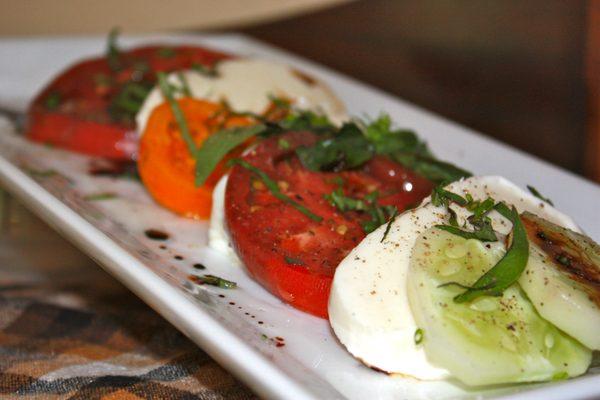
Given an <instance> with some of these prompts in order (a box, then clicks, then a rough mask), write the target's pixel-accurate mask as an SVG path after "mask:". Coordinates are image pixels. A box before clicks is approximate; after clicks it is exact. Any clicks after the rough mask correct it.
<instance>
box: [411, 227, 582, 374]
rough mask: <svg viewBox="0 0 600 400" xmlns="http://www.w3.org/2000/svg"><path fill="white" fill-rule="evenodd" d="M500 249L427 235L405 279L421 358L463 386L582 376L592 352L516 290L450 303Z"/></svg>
mask: <svg viewBox="0 0 600 400" xmlns="http://www.w3.org/2000/svg"><path fill="white" fill-rule="evenodd" d="M504 251H505V250H504V245H503V244H501V243H499V242H495V243H489V244H483V243H481V242H479V241H477V240H474V239H470V240H466V239H463V238H461V237H459V236H456V235H452V234H450V233H447V232H444V231H442V230H439V229H436V228H433V229H430V230H428V231H426V232H425V233H424V234H423V235H422V236H421V237H420V238H419V239H418V240H417V242H416V244H415V247H414V248H413V252H412V257H411V264H410V269H409V274H408V296H409V302H410V306H411V311H412V313H413V315H414V317H415V320H416V322H417V325H418V326H419V327H420V329H422V337H423V340H422V342H421V345H422V346H424V349H425V353H426V355H427V358H428V360H429V361H430V362H432V363H433V364H435V365H437V366H439V367H442V368H446V369H447V370H448V371H449V372H450V373H451V374H452V375H453V376H455V377H456V378H458V379H459V380H461V381H463V382H464V383H466V384H468V385H473V386H475V385H489V384H499V383H510V382H533V381H546V380H551V379H553V378H556V377H563V376H569V377H572V376H577V375H581V374H583V373H585V371H586V370H587V368H588V366H589V364H590V362H591V351H590V350H589V349H587V348H585V347H584V346H582V345H581V344H580V343H579V342H577V341H576V340H574V339H572V338H571V337H569V336H568V335H566V334H565V333H563V332H561V331H560V330H559V329H557V328H556V327H554V326H553V325H552V324H550V323H549V322H547V321H545V320H544V319H543V318H541V317H540V316H539V315H538V313H537V312H536V311H535V308H534V307H533V306H532V304H531V303H530V302H529V300H528V299H527V297H526V296H525V295H524V293H523V292H522V290H521V289H520V287H519V285H518V284H514V285H513V286H511V287H509V288H508V289H507V290H505V291H504V293H503V295H502V296H500V297H489V296H484V297H480V298H478V299H476V300H474V301H472V302H468V303H456V302H454V301H453V298H454V297H455V296H456V295H457V294H459V293H462V292H463V291H464V289H463V288H461V287H459V286H456V285H448V286H443V287H439V286H440V285H442V284H444V283H448V282H457V283H459V284H461V285H471V284H473V282H475V281H476V280H477V278H479V277H480V276H481V275H482V274H483V273H484V272H486V271H487V270H489V269H490V268H491V267H492V266H494V265H495V264H496V263H497V262H498V261H499V260H500V258H501V257H502V255H503V254H504Z"/></svg>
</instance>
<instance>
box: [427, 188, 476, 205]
mask: <svg viewBox="0 0 600 400" xmlns="http://www.w3.org/2000/svg"><path fill="white" fill-rule="evenodd" d="M447 184H448V182H443V183H441V184H440V185H438V186H436V187H435V188H433V191H432V192H431V204H433V205H434V206H436V207H440V206H444V207H448V204H449V203H451V202H452V203H456V204H458V205H459V206H463V207H464V206H466V205H467V204H468V203H469V202H468V201H467V200H466V199H465V198H464V197H462V196H461V195H459V194H456V193H452V192H450V191H449V190H446V189H444V186H446V185H447Z"/></svg>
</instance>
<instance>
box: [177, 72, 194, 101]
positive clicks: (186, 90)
mask: <svg viewBox="0 0 600 400" xmlns="http://www.w3.org/2000/svg"><path fill="white" fill-rule="evenodd" d="M176 75H177V79H179V82H180V83H181V93H182V94H183V96H184V97H192V90H191V89H190V85H189V83H188V81H187V79H186V77H185V75H183V72H181V71H177V74H176Z"/></svg>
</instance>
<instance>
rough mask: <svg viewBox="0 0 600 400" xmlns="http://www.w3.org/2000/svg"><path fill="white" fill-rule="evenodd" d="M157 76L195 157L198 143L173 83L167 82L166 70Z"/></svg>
mask: <svg viewBox="0 0 600 400" xmlns="http://www.w3.org/2000/svg"><path fill="white" fill-rule="evenodd" d="M156 76H157V77H158V85H159V87H160V91H161V92H162V95H163V96H164V98H165V99H166V100H167V102H168V103H169V106H170V107H171V111H172V112H173V116H174V117H175V121H176V122H177V125H178V126H179V132H180V133H181V136H182V138H183V141H184V142H185V144H186V145H187V148H188V150H189V152H190V154H191V156H192V157H194V158H195V156H196V143H195V142H194V138H192V135H191V134H190V130H189V127H188V124H187V121H186V119H185V115H184V114H183V111H182V110H181V107H179V104H178V103H177V101H176V100H175V97H174V95H173V88H172V87H171V85H169V82H167V75H166V74H165V73H164V72H158V73H157V74H156ZM196 164H198V162H197V161H196Z"/></svg>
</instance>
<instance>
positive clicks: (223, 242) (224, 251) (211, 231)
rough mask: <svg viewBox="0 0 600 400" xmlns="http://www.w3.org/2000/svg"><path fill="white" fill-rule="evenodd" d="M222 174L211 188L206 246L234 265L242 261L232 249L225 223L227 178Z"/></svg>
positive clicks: (240, 263)
mask: <svg viewBox="0 0 600 400" xmlns="http://www.w3.org/2000/svg"><path fill="white" fill-rule="evenodd" d="M228 177H229V175H224V176H223V177H222V178H221V179H220V180H219V182H218V183H217V185H216V186H215V188H214V190H213V197H212V199H213V203H212V210H211V213H210V225H209V227H208V247H210V248H211V249H213V250H215V251H217V252H219V253H220V254H221V255H223V256H224V257H225V258H227V260H228V261H230V262H231V263H232V264H234V265H242V261H241V260H240V258H239V257H238V255H237V254H236V252H235V250H234V249H233V244H232V242H231V237H230V236H229V231H228V230H227V226H226V224H225V187H226V186H227V178H228Z"/></svg>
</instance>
